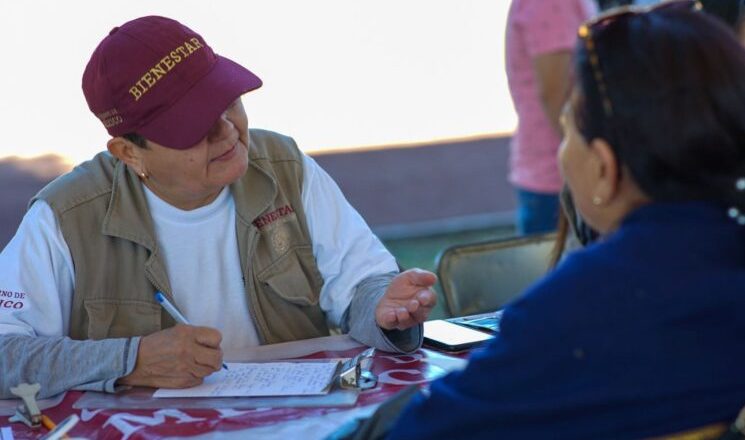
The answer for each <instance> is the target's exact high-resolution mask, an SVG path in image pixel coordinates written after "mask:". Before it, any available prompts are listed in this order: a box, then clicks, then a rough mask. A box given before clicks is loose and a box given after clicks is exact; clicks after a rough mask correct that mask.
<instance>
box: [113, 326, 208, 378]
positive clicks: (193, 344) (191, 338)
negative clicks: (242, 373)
mask: <svg viewBox="0 0 745 440" xmlns="http://www.w3.org/2000/svg"><path fill="white" fill-rule="evenodd" d="M221 341H222V335H221V334H220V332H219V331H218V330H215V329H213V328H209V327H195V326H192V325H183V324H176V326H174V327H171V328H168V329H165V330H161V331H159V332H156V333H153V334H150V335H148V336H144V337H143V338H142V339H140V346H139V350H138V352H137V361H136V364H135V368H134V370H132V372H131V373H130V374H128V375H127V376H124V377H122V378H120V379H119V381H118V383H119V384H122V385H137V386H146V387H154V388H188V387H193V386H196V385H199V384H201V383H202V381H203V379H204V378H205V377H206V376H209V375H210V374H212V373H214V372H215V371H218V370H220V368H222V350H221V349H220V342H221Z"/></svg>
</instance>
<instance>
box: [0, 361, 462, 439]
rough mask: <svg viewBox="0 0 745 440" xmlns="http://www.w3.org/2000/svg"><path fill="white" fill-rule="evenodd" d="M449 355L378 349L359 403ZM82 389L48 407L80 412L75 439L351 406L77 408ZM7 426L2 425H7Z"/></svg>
mask: <svg viewBox="0 0 745 440" xmlns="http://www.w3.org/2000/svg"><path fill="white" fill-rule="evenodd" d="M362 350H363V348H357V349H350V350H345V351H322V352H317V353H314V354H312V355H309V356H304V357H303V358H306V359H317V358H339V357H352V356H354V355H356V354H358V353H360V352H361V351H362ZM448 359H449V358H448V357H447V356H444V355H441V354H439V353H436V352H432V351H429V350H426V349H423V350H419V351H417V352H416V353H414V354H412V355H392V354H389V353H384V352H376V354H375V357H374V361H373V367H372V369H373V372H374V373H375V374H376V375H377V376H378V386H377V387H376V388H375V389H372V390H368V391H365V392H362V393H361V394H360V396H359V399H358V400H357V403H356V405H355V406H356V407H364V406H368V405H372V404H376V403H380V402H382V401H384V400H386V399H388V398H389V397H391V396H393V395H394V394H396V393H397V392H399V391H400V390H401V389H403V388H405V387H406V386H409V385H412V384H425V383H428V382H430V381H432V380H433V379H434V378H437V377H439V376H442V375H443V374H444V373H445V369H447V368H448V367H443V362H442V361H443V360H444V361H445V362H444V363H445V364H447V363H448V362H447V361H448ZM81 395H82V393H81V392H76V391H73V392H69V393H68V394H67V396H65V399H64V400H63V401H62V403H60V404H59V405H58V406H56V407H54V408H50V409H47V410H45V411H44V413H45V414H46V415H48V416H49V417H51V418H52V420H55V421H61V420H63V419H64V418H65V417H67V416H68V415H70V414H73V413H74V414H77V415H78V416H80V419H81V420H80V422H78V424H77V425H76V426H75V428H74V429H73V430H72V431H71V432H70V434H69V435H71V436H73V437H84V438H89V439H120V438H126V439H161V438H164V437H189V436H194V435H199V434H205V433H214V432H227V431H236V430H241V429H247V428H252V427H259V426H264V425H271V424H276V423H281V422H285V421H289V420H297V419H302V418H306V417H313V416H321V415H324V414H328V413H332V412H338V411H348V410H349V409H350V407H348V406H347V407H324V408H260V409H250V410H233V409H214V410H213V409H196V410H195V409H178V408H167V409H159V410H129V409H128V410H115V409H103V410H102V409H96V410H86V409H83V410H77V409H74V408H73V404H74V403H75V401H76V400H78V399H79V398H80V397H81ZM3 425H4V423H3ZM12 428H13V433H14V435H15V438H16V439H31V438H38V437H39V436H41V435H44V434H45V433H46V432H47V431H46V430H45V429H44V428H41V429H40V430H38V431H33V430H31V429H28V428H26V427H25V426H24V425H21V424H17V423H16V424H13V425H12Z"/></svg>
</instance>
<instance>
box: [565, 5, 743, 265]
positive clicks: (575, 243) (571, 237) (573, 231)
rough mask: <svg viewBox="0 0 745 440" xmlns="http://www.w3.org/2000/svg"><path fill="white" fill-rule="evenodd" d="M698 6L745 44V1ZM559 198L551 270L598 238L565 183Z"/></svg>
mask: <svg viewBox="0 0 745 440" xmlns="http://www.w3.org/2000/svg"><path fill="white" fill-rule="evenodd" d="M658 2H659V0H651V3H658ZM601 3H602V2H601ZM628 3H629V4H630V3H633V4H634V5H646V4H648V3H650V0H646V1H642V0H637V1H636V2H631V1H629V2H628ZM699 3H700V4H701V9H702V10H703V11H704V12H706V13H708V14H710V15H712V16H713V17H716V18H718V19H720V20H722V22H723V23H725V24H726V25H727V26H728V27H729V28H730V29H732V31H734V32H735V34H737V36H738V38H739V39H740V43H741V44H743V45H745V0H700V1H699ZM601 7H602V4H601ZM559 199H560V206H561V210H560V212H559V222H558V224H557V226H556V230H557V235H556V244H555V246H554V248H553V250H552V252H551V264H550V266H551V267H555V266H556V265H557V264H558V262H559V261H560V260H561V258H562V257H563V256H564V254H565V252H566V251H569V250H572V249H576V248H578V247H581V246H586V245H587V244H589V243H591V242H593V241H595V240H597V239H598V232H597V231H595V230H593V229H592V228H591V227H590V226H589V225H588V224H587V223H586V222H585V221H584V219H582V217H581V216H580V215H579V214H577V210H576V208H575V207H574V202H572V198H571V194H570V192H569V189H568V187H567V186H566V184H565V185H564V187H563V188H562V190H561V192H560V194H559Z"/></svg>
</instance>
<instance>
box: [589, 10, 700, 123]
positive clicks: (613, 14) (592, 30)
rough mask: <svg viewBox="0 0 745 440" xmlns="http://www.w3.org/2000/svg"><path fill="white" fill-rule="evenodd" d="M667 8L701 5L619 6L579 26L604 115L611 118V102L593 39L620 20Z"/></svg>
mask: <svg viewBox="0 0 745 440" xmlns="http://www.w3.org/2000/svg"><path fill="white" fill-rule="evenodd" d="M667 9H671V10H693V11H700V10H701V9H702V5H701V3H700V2H699V1H698V0H667V1H662V2H660V3H658V4H654V5H649V6H634V5H628V6H620V7H617V8H613V9H611V10H609V11H607V12H605V13H602V14H600V15H598V16H597V17H595V18H593V19H590V20H588V21H586V22H585V23H583V24H582V25H581V26H580V27H579V30H578V31H577V34H578V35H579V38H580V39H582V41H584V44H585V49H586V50H587V56H588V59H589V61H590V67H591V68H592V74H593V77H594V79H595V84H596V85H597V88H598V91H599V92H600V97H601V99H602V101H603V112H604V113H605V116H606V117H608V118H611V117H612V116H613V104H612V102H611V100H610V96H609V95H608V89H607V86H606V84H605V79H604V77H603V69H602V68H601V66H600V58H599V57H598V52H597V50H596V49H595V39H596V38H597V36H598V35H599V33H601V32H602V31H603V30H605V29H608V28H609V27H611V26H613V25H614V24H615V23H618V22H619V21H621V20H624V19H627V18H629V17H632V16H636V15H639V14H646V13H648V12H651V11H660V10H667Z"/></svg>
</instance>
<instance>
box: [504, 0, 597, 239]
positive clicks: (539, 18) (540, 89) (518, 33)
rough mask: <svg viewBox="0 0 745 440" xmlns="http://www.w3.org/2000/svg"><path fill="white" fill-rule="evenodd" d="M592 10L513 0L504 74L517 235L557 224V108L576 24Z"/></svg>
mask: <svg viewBox="0 0 745 440" xmlns="http://www.w3.org/2000/svg"><path fill="white" fill-rule="evenodd" d="M595 13H596V6H595V3H594V2H593V1H592V0H512V4H511V6H510V11H509V15H508V17H507V36H506V58H507V59H506V61H507V79H508V82H509V87H510V94H511V95H512V100H513V103H514V105H515V110H516V111H517V116H518V121H519V122H518V128H517V132H516V133H515V135H514V137H513V138H512V145H511V150H510V175H509V180H510V183H512V185H514V186H515V188H516V190H517V199H518V214H517V229H518V232H519V233H520V234H521V235H524V234H532V233H538V232H546V231H551V230H553V229H555V227H556V224H557V219H558V212H559V198H558V194H559V191H560V190H561V186H562V180H561V176H560V175H559V168H558V163H557V160H556V153H557V151H558V148H559V143H560V142H561V129H560V127H559V114H560V113H561V108H562V106H563V105H564V102H565V101H566V99H567V98H568V93H569V84H570V77H571V67H570V66H571V54H572V50H573V49H574V43H575V41H576V37H577V29H578V28H579V25H580V24H582V23H583V22H584V21H585V20H587V19H588V18H590V17H591V16H593V15H594V14H595Z"/></svg>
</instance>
